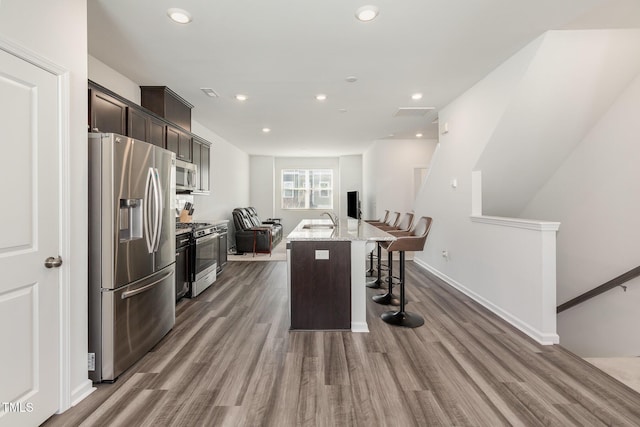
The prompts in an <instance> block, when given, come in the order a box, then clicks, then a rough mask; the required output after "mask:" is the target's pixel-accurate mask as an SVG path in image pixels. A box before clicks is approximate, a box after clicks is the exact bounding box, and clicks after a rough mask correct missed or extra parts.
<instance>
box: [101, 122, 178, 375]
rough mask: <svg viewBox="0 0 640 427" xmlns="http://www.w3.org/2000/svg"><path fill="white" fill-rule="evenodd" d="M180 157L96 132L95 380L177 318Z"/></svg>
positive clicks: (128, 361) (127, 362)
mask: <svg viewBox="0 0 640 427" xmlns="http://www.w3.org/2000/svg"><path fill="white" fill-rule="evenodd" d="M175 161H176V158H175V154H174V153H172V152H170V151H168V150H164V149H162V148H159V147H156V146H154V145H151V144H148V143H146V142H142V141H138V140H135V139H132V138H128V137H126V136H121V135H116V134H112V133H90V134H89V377H90V378H91V379H92V380H93V381H94V382H101V381H113V380H115V379H116V378H117V377H118V375H120V374H121V373H122V372H123V371H124V370H126V369H127V368H128V367H130V366H131V365H132V364H134V363H135V362H136V361H137V360H139V359H140V358H141V357H142V356H143V355H144V354H146V353H147V352H148V351H149V350H150V349H151V348H152V347H153V346H154V345H155V344H157V343H158V341H160V339H162V337H164V336H165V335H166V334H167V332H169V330H171V328H173V325H174V323H175V214H174V206H173V205H174V204H175Z"/></svg>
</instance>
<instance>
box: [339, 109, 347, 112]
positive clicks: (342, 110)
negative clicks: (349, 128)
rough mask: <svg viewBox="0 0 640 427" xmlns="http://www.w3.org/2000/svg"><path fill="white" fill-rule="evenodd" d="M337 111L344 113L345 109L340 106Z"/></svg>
mask: <svg viewBox="0 0 640 427" xmlns="http://www.w3.org/2000/svg"><path fill="white" fill-rule="evenodd" d="M338 111H339V112H341V113H346V112H347V109H346V108H340V109H339V110H338Z"/></svg>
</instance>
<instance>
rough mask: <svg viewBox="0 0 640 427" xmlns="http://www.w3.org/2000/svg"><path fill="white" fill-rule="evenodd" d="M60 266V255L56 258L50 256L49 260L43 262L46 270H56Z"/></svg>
mask: <svg viewBox="0 0 640 427" xmlns="http://www.w3.org/2000/svg"><path fill="white" fill-rule="evenodd" d="M61 265H62V258H61V257H60V255H58V256H57V257H55V258H54V257H52V256H50V257H49V258H47V259H45V260H44V266H45V267H47V268H54V267H55V268H58V267H60V266H61Z"/></svg>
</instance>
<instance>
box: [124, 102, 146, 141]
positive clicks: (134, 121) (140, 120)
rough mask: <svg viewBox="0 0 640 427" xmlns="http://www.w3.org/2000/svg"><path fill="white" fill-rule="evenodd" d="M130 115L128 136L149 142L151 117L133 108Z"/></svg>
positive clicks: (130, 108)
mask: <svg viewBox="0 0 640 427" xmlns="http://www.w3.org/2000/svg"><path fill="white" fill-rule="evenodd" d="M128 113H129V114H128V123H127V124H128V126H127V136H130V137H131V138H135V139H139V140H140V141H145V142H149V115H148V114H147V113H145V112H143V111H141V110H138V109H136V108H132V107H129V111H128Z"/></svg>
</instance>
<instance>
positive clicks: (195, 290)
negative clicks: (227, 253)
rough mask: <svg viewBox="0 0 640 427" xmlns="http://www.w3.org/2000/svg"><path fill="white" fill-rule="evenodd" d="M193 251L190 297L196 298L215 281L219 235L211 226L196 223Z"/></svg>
mask: <svg viewBox="0 0 640 427" xmlns="http://www.w3.org/2000/svg"><path fill="white" fill-rule="evenodd" d="M193 239H194V241H195V250H194V254H195V255H194V256H193V258H192V259H193V275H192V280H193V282H192V283H191V292H190V296H191V297H192V298H193V297H196V296H198V295H199V294H201V293H202V291H204V290H205V289H207V288H208V287H209V286H211V284H212V283H213V282H215V281H216V270H217V268H218V251H219V235H218V233H217V232H216V228H215V226H214V225H212V224H207V223H196V224H194V229H193Z"/></svg>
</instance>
